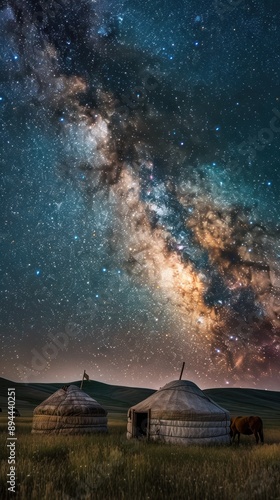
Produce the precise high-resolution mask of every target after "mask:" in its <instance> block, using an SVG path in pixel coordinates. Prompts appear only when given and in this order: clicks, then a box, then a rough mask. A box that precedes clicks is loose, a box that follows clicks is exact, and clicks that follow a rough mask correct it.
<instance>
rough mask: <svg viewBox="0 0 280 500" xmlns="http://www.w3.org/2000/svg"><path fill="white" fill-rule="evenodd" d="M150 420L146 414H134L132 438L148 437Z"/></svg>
mask: <svg viewBox="0 0 280 500" xmlns="http://www.w3.org/2000/svg"><path fill="white" fill-rule="evenodd" d="M149 428H150V419H149V413H148V412H134V415H133V431H134V432H133V435H134V437H138V438H141V437H149Z"/></svg>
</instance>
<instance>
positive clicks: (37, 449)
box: [0, 379, 280, 500]
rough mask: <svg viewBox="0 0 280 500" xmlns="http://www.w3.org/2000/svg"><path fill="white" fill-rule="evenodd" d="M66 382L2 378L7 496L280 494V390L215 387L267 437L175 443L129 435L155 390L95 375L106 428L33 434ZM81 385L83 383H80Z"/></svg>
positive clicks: (92, 388) (158, 499) (272, 497)
mask: <svg viewBox="0 0 280 500" xmlns="http://www.w3.org/2000/svg"><path fill="white" fill-rule="evenodd" d="M61 385H62V384H28V385H24V384H15V383H13V382H9V381H8V380H5V379H2V380H0V406H2V409H3V413H2V414H0V415H1V416H0V459H1V466H0V498H1V500H4V499H8V498H14V499H16V500H39V499H40V500H92V499H97V500H99V499H100V500H103V499H106V500H107V499H108V500H111V499H112V500H119V499H128V500H131V499H133V500H141V499H147V500H148V499H150V500H162V499H163V500H165V499H166V500H172V499H174V500H175V499H176V500H180V499H184V500H200V499H201V500H280V393H279V392H273V391H261V390H254V389H230V388H229V389H209V390H206V391H205V393H206V394H207V395H208V396H210V397H211V398H213V399H214V400H215V401H216V402H217V403H218V404H220V405H221V406H223V407H224V408H226V409H228V410H229V411H230V413H231V415H238V414H244V415H246V414H247V415H249V414H255V415H260V416H261V417H262V419H263V421H264V436H265V444H264V445H258V446H257V445H256V444H255V440H254V438H253V437H251V436H241V443H240V446H239V447H238V446H237V445H232V446H221V447H216V446H211V447H206V448H205V447H199V446H188V447H184V446H177V445H176V446H174V445H166V444H161V443H151V442H145V441H137V440H130V441H128V440H127V439H126V412H127V409H128V408H129V407H130V406H132V405H133V404H135V403H137V402H139V401H141V400H142V399H144V398H145V397H147V396H148V395H150V394H151V393H152V392H153V391H152V390H150V389H140V388H131V387H119V386H110V385H107V384H102V383H100V382H89V383H87V386H85V387H84V390H85V391H86V392H87V393H88V394H90V395H91V396H92V397H94V398H96V399H97V400H98V401H99V402H100V403H101V404H103V405H104V406H105V407H106V408H107V410H108V411H109V423H108V429H109V432H108V434H106V435H88V436H47V435H32V434H31V432H30V431H31V424H32V410H33V409H34V407H35V406H36V405H37V404H39V403H40V402H41V401H42V400H44V399H46V398H47V397H48V396H49V395H50V394H52V393H53V392H54V391H55V390H57V388H58V387H61ZM76 385H78V384H77V383H76ZM8 387H15V388H16V401H17V403H16V407H17V408H18V409H19V410H20V412H21V415H22V416H21V417H19V418H16V436H17V442H16V483H17V492H16V493H15V494H8V490H7V475H6V474H7V472H8V463H7V459H8V449H7V446H6V445H7V441H6V440H7V437H8V434H7V409H6V406H7V388H8Z"/></svg>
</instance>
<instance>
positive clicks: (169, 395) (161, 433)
mask: <svg viewBox="0 0 280 500" xmlns="http://www.w3.org/2000/svg"><path fill="white" fill-rule="evenodd" d="M133 437H137V438H139V437H140V438H147V439H151V440H153V441H163V442H166V443H178V444H186V445H190V444H199V445H208V444H229V443H230V415H229V412H228V411H227V410H225V409H224V408H221V406H219V405H217V404H216V403H215V402H214V401H212V399H210V398H208V397H207V396H206V395H205V394H204V393H203V392H202V390H201V389H199V387H198V386H197V385H196V384H194V383H193V382H190V381H189V380H175V381H173V382H170V383H168V384H166V385H165V386H164V387H162V388H161V389H160V390H159V391H157V392H155V393H154V394H152V395H151V396H149V397H148V398H147V399H145V400H144V401H142V402H141V403H138V404H137V405H135V406H132V407H131V408H130V409H129V411H128V423H127V438H128V439H130V438H133Z"/></svg>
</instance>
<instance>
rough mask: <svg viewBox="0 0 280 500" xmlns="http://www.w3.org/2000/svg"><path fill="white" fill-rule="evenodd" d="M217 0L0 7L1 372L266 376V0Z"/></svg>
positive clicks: (271, 235) (272, 212)
mask: <svg viewBox="0 0 280 500" xmlns="http://www.w3.org/2000/svg"><path fill="white" fill-rule="evenodd" d="M237 4H238V5H237ZM235 5H236V6H235V7H233V5H232V4H231V3H230V2H229V0H223V1H221V2H213V3H211V2H210V3H209V2H206V1H198V2H197V1H196V2H194V1H190V2H185V1H177V2H175V1H173V2H171V3H170V2H167V1H166V2H163V1H158V2H157V1H156V2H152V3H151V2H139V1H134V2H132V1H126V2H125V1H124V2H121V1H120V2H109V1H108V2H99V1H97V2H95V3H92V2H89V1H87V0H84V1H82V2H79V6H78V7H77V5H76V3H75V2H74V1H72V0H71V1H68V2H66V1H61V2H59V3H58V2H56V1H54V2H51V3H49V2H44V1H41V2H39V1H38V2H35V1H31V0H29V1H22V0H13V1H11V2H7V1H2V2H1V3H0V6H1V10H0V33H1V35H0V39H1V46H2V50H1V56H0V107H1V115H0V127H1V136H0V142H1V145H0V162H1V163H0V165H1V174H2V175H1V186H0V203H1V210H0V217H1V233H0V245H1V249H0V252H1V253H0V255H1V262H0V265H1V286H0V293H1V303H0V304H1V305H0V307H1V317H0V322H1V323H0V327H1V330H0V338H1V345H2V351H1V356H2V360H1V375H2V376H4V377H7V378H9V377H10V378H12V379H14V380H27V381H29V380H36V381H39V380H42V381H46V380H52V381H53V380H62V379H63V378H64V379H67V380H74V379H77V378H78V377H79V376H80V374H81V373H82V372H83V369H84V368H86V369H87V371H88V372H89V374H90V377H91V378H92V379H99V380H103V381H105V382H115V383H121V384H127V385H142V386H151V387H158V386H161V385H162V384H163V383H164V382H165V381H168V380H170V379H172V378H174V376H177V373H178V372H179V369H180V366H181V362H182V361H183V360H185V361H186V364H187V367H188V369H187V375H186V376H187V378H190V379H192V380H194V381H195V382H197V383H198V385H200V386H202V387H213V386H224V385H235V386H252V387H265V388H272V389H275V388H277V387H278V385H277V384H279V311H280V268H279V256H280V242H279V223H278V220H279V210H280V206H279V203H280V200H279V181H280V179H279V167H278V163H279V147H280V94H279V54H280V51H279V48H280V47H279V44H280V39H279V35H278V32H277V28H278V26H279V22H280V19H279V12H280V9H279V7H277V6H276V3H275V2H272V1H270V2H264V1H258V2H255V1H246V2H245V1H242V0H241V1H240V2H239V3H238V2H235Z"/></svg>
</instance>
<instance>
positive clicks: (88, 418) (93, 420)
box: [32, 385, 107, 434]
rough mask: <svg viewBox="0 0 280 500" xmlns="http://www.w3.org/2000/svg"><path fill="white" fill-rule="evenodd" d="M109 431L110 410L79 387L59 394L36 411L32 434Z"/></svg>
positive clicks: (62, 390) (67, 389)
mask: <svg viewBox="0 0 280 500" xmlns="http://www.w3.org/2000/svg"><path fill="white" fill-rule="evenodd" d="M89 432H107V411H106V410H104V408H102V406H101V405H100V404H99V403H97V401H95V400H94V399H92V398H91V397H90V396H89V395H88V394H86V393H85V392H84V391H82V390H81V389H79V388H78V387H76V386H75V385H68V386H65V387H62V388H61V389H59V390H58V391H56V392H55V393H54V394H52V396H50V397H49V398H48V399H46V400H45V401H43V402H42V403H41V404H40V405H39V406H37V407H36V408H35V410H34V411H33V425H32V433H40V434H44V433H46V434H83V433H89Z"/></svg>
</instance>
